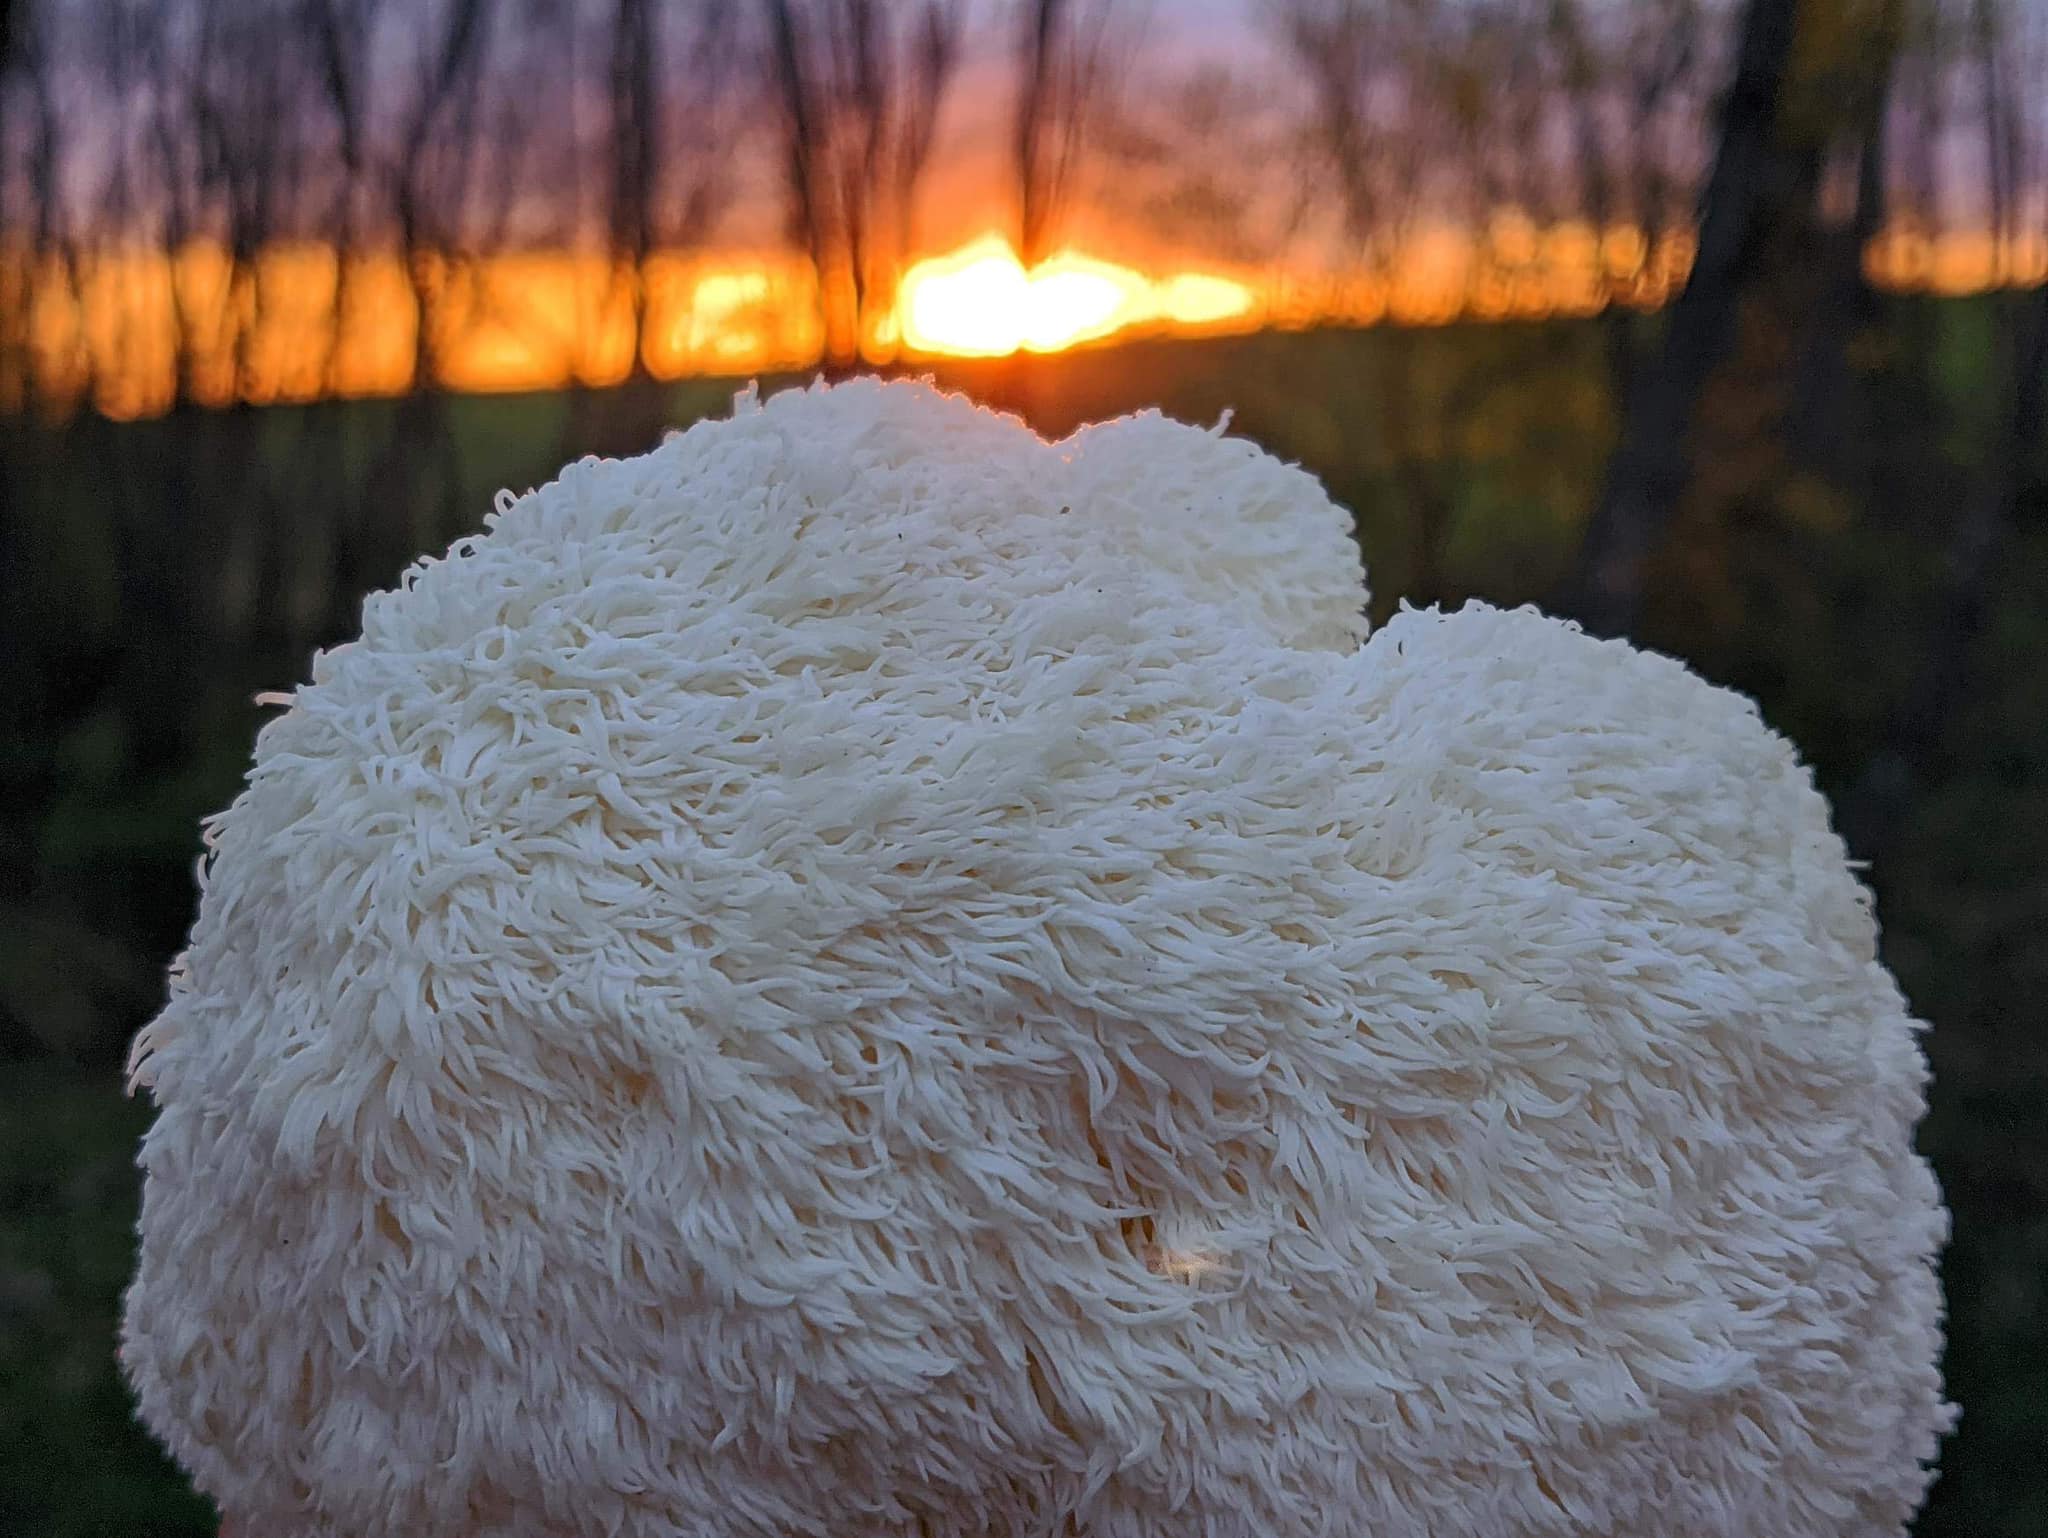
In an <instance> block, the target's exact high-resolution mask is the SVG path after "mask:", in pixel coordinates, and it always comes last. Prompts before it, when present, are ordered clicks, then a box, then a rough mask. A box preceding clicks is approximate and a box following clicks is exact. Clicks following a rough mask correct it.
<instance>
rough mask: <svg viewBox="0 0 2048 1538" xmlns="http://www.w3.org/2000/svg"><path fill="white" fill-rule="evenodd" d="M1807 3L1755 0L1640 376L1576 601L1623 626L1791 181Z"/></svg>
mask: <svg viewBox="0 0 2048 1538" xmlns="http://www.w3.org/2000/svg"><path fill="white" fill-rule="evenodd" d="M1797 13H1798V0H1750V3H1749V8H1748V11H1747V13H1746V14H1745V16H1744V19H1743V24H1742V41H1741V52H1740V56H1739V58H1738V61H1737V64H1736V69H1735V79H1734V82H1733V84H1732V85H1731V86H1730V88H1729V92H1728V99H1727V103H1726V105H1725V107H1724V108H1723V111H1722V120H1721V142H1720V147H1719V149H1718V151H1717V152H1716V154H1715V157H1714V169H1713V173H1712V175H1711V176H1710V178H1709V179H1708V182H1707V189H1706V194H1705V197H1704V199H1703V200H1702V209H1701V218H1700V236H1699V252H1698V255H1697V257H1696V258H1695V260H1694V262H1693V268H1692V272H1691V275H1690V276H1689V277H1688V278H1687V280H1686V285H1685V290H1684V292H1683V293H1681V294H1680V295H1679V297H1678V301H1677V303H1676V304H1674V305H1673V306H1672V310H1671V316H1670V320H1669V322H1668V325H1667V327H1666V329H1665V333H1664V339H1663V343H1662V347H1661V349H1660V352H1659V355H1658V357H1657V358H1656V359H1655V361H1654V362H1652V363H1651V364H1650V365H1648V366H1647V367H1645V368H1643V369H1641V370H1640V371H1639V373H1638V378H1637V382H1636V387H1635V389H1634V390H1633V391H1632V392H1631V393H1630V396H1629V400H1628V403H1627V408H1626V411H1625V414H1624V417H1623V422H1622V432H1621V442H1620V445H1619V446H1618V447H1617V448H1616V450H1615V453H1614V457H1613V459H1612V460H1611V461H1610V462H1609V464H1608V468H1607V480H1606V484H1605V485H1604V487H1603V488H1602V490H1601V494H1600V501H1599V503H1598V505H1597V506H1596V507H1595V508H1594V510H1593V516H1592V519H1591V520H1590V522H1589V524H1588V526H1587V530H1586V537H1585V542H1584V544H1583V545H1582V547H1581V549H1580V553H1579V563H1578V571H1577V574H1576V577H1575V580H1574V587H1575V591H1574V592H1573V593H1572V594H1571V595H1570V598H1569V601H1568V602H1567V604H1566V607H1567V608H1568V609H1569V610H1570V611H1572V612H1573V613H1575V614H1576V615H1577V617H1578V618H1579V619H1580V620H1582V621H1583V622H1584V623H1585V624H1586V626H1587V627H1588V628H1589V629H1591V630H1594V631H1596V632H1598V633H1600V634H1605V635H1614V634H1620V633H1623V632H1626V631H1628V630H1629V629H1631V628H1632V627H1633V626H1634V624H1635V622H1636V619H1637V615H1638V613H1639V611H1640V609H1641V605H1642V596H1643V575H1644V568H1645V566H1646V565H1647V563H1648V560H1649V557H1650V555H1651V553H1652V552H1653V551H1654V550H1655V548H1656V546H1657V542H1658V541H1659V540H1660V539H1661V538H1662V537H1663V535H1664V532H1665V531H1666V529H1668V528H1669V526H1670V524H1671V520H1672V518H1673V516H1674V514H1675V513H1676V511H1677V508H1678V502H1679V498H1680V497H1681V496H1682V495H1683V493H1684V491H1685V487H1686V483H1687V480H1688V479H1689V476H1690V465H1689V462H1688V458H1687V452H1686V438H1687V435H1688V433H1689V432H1690V430H1691V427H1692V422H1693V418H1694V415H1695V413H1696V410H1697V408H1698V405H1699V400H1700V396H1701V393H1702V392H1703V391H1704V389H1705V387H1706V384H1707V381H1708V379H1709V377H1710V376H1711V375H1712V373H1713V370H1714V366H1715V365H1716V364H1717V363H1719V362H1720V361H1721V359H1722V357H1723V356H1724V355H1725V354H1726V353H1727V351H1728V347H1729V344H1730V341H1731V339H1732V337H1733V334H1734V330H1735V321H1736V313H1737V307H1738V304H1739V302H1740V300H1741V297H1742V294H1743V292H1744V290H1745V289H1746V288H1747V287H1748V285H1749V282H1750V280H1751V278H1752V277H1753V275H1754V273H1755V270H1756V268H1757V266H1758V258H1759V254H1760V253H1761V251H1762V249H1763V247H1764V244H1765V241H1766V237H1767V236H1768V235H1769V233H1770V230H1771V224H1772V215H1773V208H1774V204H1776V203H1777V202H1778V201H1780V199H1781V191H1780V184H1781V183H1782V182H1783V181H1784V180H1785V179H1786V176H1785V167H1784V166H1783V165H1782V163H1781V161H1782V151H1781V149H1780V147H1779V145H1778V142H1777V140H1778V118H1779V97H1780V95H1781V94H1782V90H1783V85H1784V79H1785V69H1786V63H1787V60H1788V58H1789V56H1790V54H1791V51H1792V36H1793V31H1794V26H1795V22H1796V19H1797Z"/></svg>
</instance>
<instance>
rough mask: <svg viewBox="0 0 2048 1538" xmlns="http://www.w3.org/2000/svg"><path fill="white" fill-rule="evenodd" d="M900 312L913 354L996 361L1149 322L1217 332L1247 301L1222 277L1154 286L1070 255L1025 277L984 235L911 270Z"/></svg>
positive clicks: (1185, 276) (1004, 247)
mask: <svg viewBox="0 0 2048 1538" xmlns="http://www.w3.org/2000/svg"><path fill="white" fill-rule="evenodd" d="M897 309H898V313H899V315H900V317H901V322H902V336H903V343H904V345H905V346H906V347H907V348H909V349H910V350H911V351H913V352H920V353H951V354H954V355H956V356H962V357H1002V356H1005V355H1007V354H1009V353H1014V352H1019V351H1022V352H1057V351H1059V350H1060V349H1061V348H1063V347H1073V346H1075V345H1077V344H1079V343H1082V342H1090V341H1095V340H1097V339H1098V338H1101V337H1106V336H1111V335H1113V334H1115V333H1116V332H1119V331H1122V330H1125V329H1127V328H1129V327H1132V326H1139V325H1145V324H1147V323H1151V322H1156V321H1164V322H1168V323H1170V324H1172V325H1174V326H1177V327H1180V328H1192V327H1200V326H1215V325H1219V324H1224V323H1227V322H1230V321H1233V320H1238V319H1241V318H1245V317H1249V316H1251V315H1252V313H1253V302H1252V292H1251V290H1250V289H1249V288H1247V287H1245V286H1244V285H1243V284H1241V283H1235V282H1232V281H1231V280H1230V279H1228V278H1222V277H1216V276H1213V275H1211V274H1207V273H1181V274H1177V275H1175V276H1173V277H1171V278H1166V279H1160V280H1154V279H1151V278H1148V277H1146V276H1145V274H1143V273H1141V272H1137V271H1134V270H1133V269H1131V268H1129V267H1120V266H1118V265H1117V264H1115V263H1114V262H1105V261H1100V260H1098V259H1096V258H1094V257H1088V256H1083V255H1081V254H1080V253H1078V252H1073V251H1064V252H1061V253H1060V254H1059V255H1057V256H1054V257H1051V258H1049V259H1048V260H1046V261H1044V262H1042V263H1040V264H1039V265H1038V266H1037V267H1034V268H1031V269H1029V270H1027V269H1026V268H1025V266H1024V264H1023V263H1022V262H1020V261H1019V260H1018V259H1017V255H1016V253H1015V252H1014V251H1012V250H1011V249H1010V246H1009V243H1008V242H1007V241H1005V240H1004V239H1003V238H1002V237H1001V236H1000V235H987V236H984V237H982V238H981V239H980V240H977V241H975V242H973V243H972V244H970V245H967V246H963V247H962V248H961V249H960V250H958V251H955V252H952V253H951V254H949V255H946V256H938V257H932V258H930V259H929V260H926V261H922V262H919V263H917V264H916V265H915V266H914V267H912V268H911V269H910V270H909V271H908V272H907V273H905V274H904V276H903V287H902V293H901V296H900V298H899V300H898V303H897Z"/></svg>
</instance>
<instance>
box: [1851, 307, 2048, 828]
mask: <svg viewBox="0 0 2048 1538" xmlns="http://www.w3.org/2000/svg"><path fill="white" fill-rule="evenodd" d="M2014 308H2015V310H2016V311H2017V312H2018V313H2017V314H2016V315H2015V316H2014V321H2015V328H2014V332H2013V350H2012V361H2013V369H2014V379H2013V391H2012V403H2011V408H2010V410H2009V411H2008V412H2007V413H2006V417H2005V421H2004V423H2003V424H2002V427H2001V431H2000V432H1999V433H1998V434H1997V435H1996V436H1995V437H1994V439H1993V442H1992V444H1991V445H1990V451H1989V453H1988V454H1987V455H1986V457H1985V465H1984V478H1983V480H1982V482H1981V483H1980V484H1979V486H1978V489H1977V495H1976V496H1975V497H1973V498H1971V499H1970V501H1969V502H1968V503H1967V504H1966V505H1965V506H1964V507H1963V509H1962V511H1961V512H1960V514H1959V515H1958V516H1957V518H1956V521H1955V525H1954V527H1953V528H1952V529H1951V530H1950V531H1949V539H1948V546H1947V549H1946V550H1945V551H1944V552H1943V558H1944V559H1943V564H1944V565H1945V566H1946V568H1947V571H1946V577H1947V582H1946V584H1945V586H1946V592H1945V594H1944V596H1943V600H1942V607H1941V613H1940V616H1939V618H1938V619H1937V620H1936V622H1935V627H1934V631H1933V634H1932V635H1931V636H1930V637H1929V638H1928V644H1927V647H1926V649H1925V651H1924V652H1923V653H1922V655H1921V660H1920V668H1919V671H1918V673H1917V674H1916V675H1915V677H1914V679H1913V682H1912V685H1911V687H1909V688H1908V689H1907V691H1906V694H1905V696H1904V697H1903V698H1902V699H1901V700H1900V702H1899V705H1898V707H1897V708H1896V709H1895V710H1893V712H1892V714H1891V720H1890V723H1889V725H1888V727H1887V729H1886V732H1885V737H1884V742H1883V745H1882V746H1881V747H1880V748H1879V750H1878V751H1877V752H1876V753H1875V754H1873V755H1872V756H1871V759H1870V762H1869V763H1867V764H1866V765H1865V766H1864V768H1863V773H1862V775H1861V776H1860V777H1859V778H1858V780H1857V781H1856V784H1855V785H1854V787H1853V788H1852V789H1851V791H1850V794H1849V796H1848V798H1847V801H1846V803H1845V805H1844V807H1843V816H1842V831H1843V833H1844V835H1845V836H1846V837H1847V838H1848V840H1849V844H1850V847H1851V848H1852V849H1853V850H1855V851H1856V853H1857V854H1858V855H1859V856H1861V857H1862V858H1865V859H1874V858H1876V857H1878V855H1879V854H1880V852H1881V850H1882V849H1883V848H1884V847H1885V846H1886V845H1888V844H1890V843H1891V842H1892V840H1893V839H1895V838H1896V837H1897V835H1898V832H1899V830H1900V828H1901V827H1902V826H1903V824H1904V821H1905V815H1904V814H1905V811H1906V807H1907V803H1908V802H1909V801H1910V799H1911V796H1912V792H1913V789H1914V786H1915V784H1916V782H1917V781H1918V779H1919V778H1920V777H1921V776H1922V775H1924V774H1925V773H1926V771H1927V769H1928V766H1929V764H1930V762H1931V761H1932V760H1933V759H1934V757H1935V756H1936V754H1937V753H1938V752H1939V750H1940V747H1941V743H1942V739H1943V738H1944V737H1945V736H1946V735H1947V733H1948V730H1949V727H1950V725H1951V723H1952V722H1953V720H1954V718H1955V714H1956V711H1957V709H1958V707H1959V706H1960V705H1961V704H1962V702H1963V700H1964V699H1965V698H1966V697H1967V691H1968V685H1969V683H1970V661H1971V654H1972V653H1973V652H1974V651H1975V650H1976V648H1977V645H1978V642H1979V640H1980V639H1981V638H1982V635H1983V631H1984V625H1985V621H1986V618H1987V616H1988V612H1989V610H1990V607H1991V597H1992V591H1993V588H1994V585H1995V582H1996V578H1997V574H1998V560H1999V556H2000V554H2001V552H2002V551H2003V550H2004V548H2005V546H2006V545H2007V543H2008V542H2009V540H2010V538H2011V535H2012V530H2013V526H2014V524H2015V523H2017V522H2018V519H2019V512H2020V503H2021V499H2022V497H2023V495H2024V493H2025V491H2026V486H2027V476H2028V473H2029V470H2030V469H2031V467H2032V465H2033V464H2034V463H2035V461H2036V458H2037V456H2038V455H2039V454H2040V452H2041V442H2042V439H2043V437H2044V436H2048V284H2043V285H2042V286H2041V287H2039V288H2036V289H2035V290H2033V292H2032V293H2031V294H2028V295H2026V296H2025V297H2024V300H2023V301H2022V304H2020V305H2015V306H2014Z"/></svg>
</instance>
